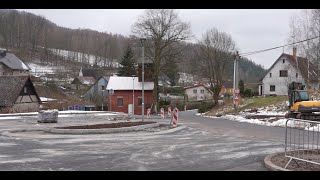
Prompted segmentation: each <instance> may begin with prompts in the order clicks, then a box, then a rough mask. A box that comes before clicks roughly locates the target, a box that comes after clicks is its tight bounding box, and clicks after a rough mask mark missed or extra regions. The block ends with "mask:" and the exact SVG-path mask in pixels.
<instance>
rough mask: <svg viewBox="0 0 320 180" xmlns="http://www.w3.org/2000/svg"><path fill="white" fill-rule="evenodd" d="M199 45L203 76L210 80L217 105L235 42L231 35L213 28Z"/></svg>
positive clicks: (203, 36) (204, 35)
mask: <svg viewBox="0 0 320 180" xmlns="http://www.w3.org/2000/svg"><path fill="white" fill-rule="evenodd" d="M199 44H200V48H199V51H198V57H199V60H200V62H201V63H200V67H201V70H202V72H203V76H204V77H208V78H209V81H210V84H211V90H212V91H213V98H214V100H215V102H216V103H217V102H218V98H219V93H220V91H221V87H222V84H223V82H224V80H225V71H226V65H227V64H228V61H230V60H232V56H231V53H232V51H234V50H235V42H234V41H233V39H232V38H231V36H230V35H229V34H227V33H225V32H221V31H218V30H217V29H216V28H213V29H211V30H208V31H207V32H206V33H205V34H203V35H202V39H201V40H200V41H199Z"/></svg>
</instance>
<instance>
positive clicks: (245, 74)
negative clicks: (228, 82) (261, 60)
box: [227, 58, 266, 82]
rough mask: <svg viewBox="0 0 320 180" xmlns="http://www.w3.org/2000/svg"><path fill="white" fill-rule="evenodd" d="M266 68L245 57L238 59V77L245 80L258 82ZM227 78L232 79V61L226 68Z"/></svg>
mask: <svg viewBox="0 0 320 180" xmlns="http://www.w3.org/2000/svg"><path fill="white" fill-rule="evenodd" d="M265 72H266V69H264V68H263V67H262V66H261V65H258V64H256V63H254V62H252V61H251V60H249V59H247V58H241V59H240V61H239V77H240V79H242V80H244V81H245V82H259V81H260V79H261V78H262V76H263V75H264V74H265ZM227 73H228V79H233V61H231V62H230V63H229V65H228V68H227Z"/></svg>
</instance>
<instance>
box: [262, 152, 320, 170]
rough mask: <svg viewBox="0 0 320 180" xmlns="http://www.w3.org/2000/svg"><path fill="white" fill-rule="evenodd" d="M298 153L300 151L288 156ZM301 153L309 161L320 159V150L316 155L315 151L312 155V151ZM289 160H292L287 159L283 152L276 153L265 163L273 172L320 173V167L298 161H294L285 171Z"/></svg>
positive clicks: (267, 158)
mask: <svg viewBox="0 0 320 180" xmlns="http://www.w3.org/2000/svg"><path fill="white" fill-rule="evenodd" d="M297 153H298V151H291V152H288V153H287V154H288V155H290V154H292V155H293V154H297ZM299 153H300V154H302V153H304V154H305V155H306V156H305V158H307V159H308V160H314V159H317V160H319V159H320V150H317V152H316V153H315V152H314V151H313V153H310V150H308V151H307V150H305V151H301V150H299ZM308 153H309V154H310V156H308ZM307 156H308V157H307ZM289 160H290V158H289V157H286V156H285V154H284V152H282V153H274V154H270V155H268V156H267V157H266V158H265V159H264V163H265V165H266V167H267V168H268V169H269V170H272V171H320V165H316V164H312V163H308V162H303V161H298V160H297V161H294V160H292V161H291V162H290V163H289V165H288V166H287V168H286V169H285V168H284V167H285V166H286V165H287V163H288V162H289Z"/></svg>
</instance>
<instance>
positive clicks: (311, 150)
mask: <svg viewBox="0 0 320 180" xmlns="http://www.w3.org/2000/svg"><path fill="white" fill-rule="evenodd" d="M319 138H320V122H317V121H308V120H301V119H288V120H287V121H286V134H285V156H286V157H288V158H290V160H289V161H288V163H287V164H286V166H285V167H284V168H287V166H288V165H289V164H290V162H291V161H292V160H293V161H294V162H295V163H296V164H297V165H298V166H299V164H298V163H297V161H304V162H307V163H313V164H317V165H320V150H319V146H320V144H319V143H320V140H319Z"/></svg>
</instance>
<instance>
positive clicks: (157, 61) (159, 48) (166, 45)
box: [132, 9, 191, 112]
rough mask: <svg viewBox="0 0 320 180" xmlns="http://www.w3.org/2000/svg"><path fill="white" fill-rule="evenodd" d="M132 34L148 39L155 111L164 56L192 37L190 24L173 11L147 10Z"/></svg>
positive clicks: (147, 52) (147, 48)
mask: <svg viewBox="0 0 320 180" xmlns="http://www.w3.org/2000/svg"><path fill="white" fill-rule="evenodd" d="M132 32H133V33H134V34H136V35H137V36H138V37H141V38H146V39H147V43H146V46H145V48H146V57H147V58H149V59H150V60H151V61H153V67H154V69H153V73H154V74H153V76H154V81H153V82H154V90H153V101H154V107H155V111H156V112H157V108H158V104H159V103H158V99H159V98H158V88H157V86H158V76H159V74H160V71H161V64H162V62H163V59H164V58H163V56H164V55H165V52H166V51H170V50H168V49H171V48H172V46H173V44H175V43H178V42H180V41H184V40H187V39H189V38H190V37H191V31H190V24H188V23H185V22H182V21H181V20H180V18H179V17H178V13H177V12H176V11H175V10H172V9H150V10H146V11H145V12H144V14H143V15H142V16H140V17H139V19H138V21H137V22H136V23H135V24H134V25H133V28H132Z"/></svg>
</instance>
